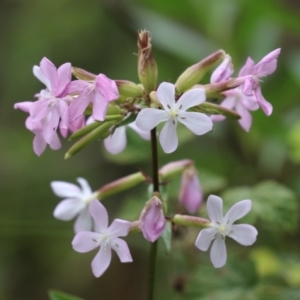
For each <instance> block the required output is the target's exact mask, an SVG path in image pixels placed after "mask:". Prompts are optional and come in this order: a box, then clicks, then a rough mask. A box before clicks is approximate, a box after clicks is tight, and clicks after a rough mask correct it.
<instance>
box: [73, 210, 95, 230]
mask: <svg viewBox="0 0 300 300" xmlns="http://www.w3.org/2000/svg"><path fill="white" fill-rule="evenodd" d="M92 229H93V220H92V218H91V215H90V214H89V211H88V209H87V208H84V209H83V210H82V211H81V213H80V214H79V215H78V217H77V219H76V221H75V223H74V231H75V233H78V232H80V231H91V230H92Z"/></svg>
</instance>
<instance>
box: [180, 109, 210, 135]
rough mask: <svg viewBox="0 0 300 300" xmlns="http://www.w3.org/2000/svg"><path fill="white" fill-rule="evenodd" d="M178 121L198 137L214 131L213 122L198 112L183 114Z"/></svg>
mask: <svg viewBox="0 0 300 300" xmlns="http://www.w3.org/2000/svg"><path fill="white" fill-rule="evenodd" d="M178 121H179V122H180V123H182V124H184V125H185V126H186V127H187V128H188V129H189V130H191V131H192V132H193V133H195V134H196V135H202V134H205V133H207V132H208V131H211V130H212V127H213V122H212V120H211V119H210V117H208V116H207V115H205V114H202V113H197V112H188V111H186V112H181V113H180V115H179V117H178Z"/></svg>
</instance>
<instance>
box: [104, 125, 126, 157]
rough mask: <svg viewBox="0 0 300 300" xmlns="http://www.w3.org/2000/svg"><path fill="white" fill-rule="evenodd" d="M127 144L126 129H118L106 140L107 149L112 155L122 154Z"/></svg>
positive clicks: (122, 127) (123, 127)
mask: <svg viewBox="0 0 300 300" xmlns="http://www.w3.org/2000/svg"><path fill="white" fill-rule="evenodd" d="M126 144H127V138H126V127H125V126H121V127H118V128H117V129H116V130H115V131H114V132H113V134H112V135H110V136H109V137H107V138H106V139H105V140H104V147H105V149H106V150H107V151H108V152H110V153H111V154H118V153H120V152H122V151H123V150H124V149H125V147H126Z"/></svg>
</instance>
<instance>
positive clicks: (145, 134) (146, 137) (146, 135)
mask: <svg viewBox="0 0 300 300" xmlns="http://www.w3.org/2000/svg"><path fill="white" fill-rule="evenodd" d="M128 127H130V128H131V129H132V130H134V131H135V132H136V133H137V134H138V135H139V136H140V137H141V138H142V139H144V140H146V141H149V140H150V138H151V136H150V131H144V130H141V129H140V128H138V127H137V126H136V122H132V123H130V124H128Z"/></svg>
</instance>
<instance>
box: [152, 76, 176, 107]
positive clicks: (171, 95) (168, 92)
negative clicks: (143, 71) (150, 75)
mask: <svg viewBox="0 0 300 300" xmlns="http://www.w3.org/2000/svg"><path fill="white" fill-rule="evenodd" d="M156 96H157V98H158V100H159V102H160V103H161V104H162V106H163V107H164V109H165V110H170V109H171V108H172V107H173V106H174V105H175V86H174V84H172V83H169V82H163V83H161V84H160V85H159V87H158V89H157V91H156Z"/></svg>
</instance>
